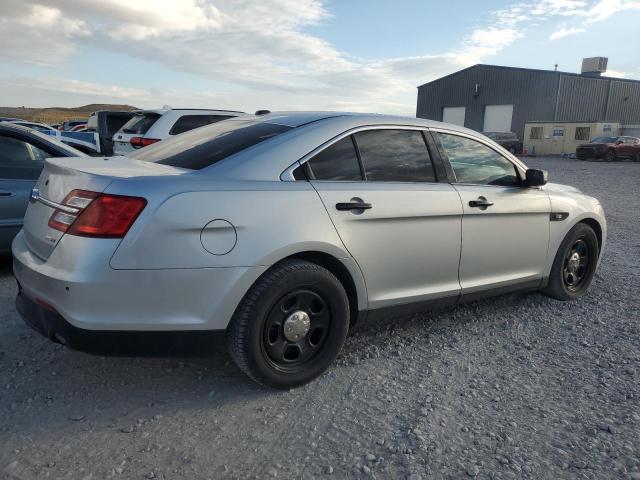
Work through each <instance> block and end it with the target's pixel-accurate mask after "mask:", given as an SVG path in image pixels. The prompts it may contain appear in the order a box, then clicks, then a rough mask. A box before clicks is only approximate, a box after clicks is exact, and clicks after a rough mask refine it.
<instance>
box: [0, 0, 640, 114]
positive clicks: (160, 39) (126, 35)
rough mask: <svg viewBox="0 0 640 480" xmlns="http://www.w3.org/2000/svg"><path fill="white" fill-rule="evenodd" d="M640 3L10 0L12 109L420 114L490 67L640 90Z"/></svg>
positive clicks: (2, 90)
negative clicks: (440, 94) (621, 81)
mask: <svg viewBox="0 0 640 480" xmlns="http://www.w3.org/2000/svg"><path fill="white" fill-rule="evenodd" d="M639 28H640V0H534V1H531V2H527V1H524V2H523V1H520V2H514V3H511V2H508V1H507V2H505V1H499V0H488V1H484V0H483V1H481V2H479V1H455V0H451V1H448V2H442V1H438V2H435V1H433V2H432V1H428V0H394V1H393V2H391V1H388V0H384V1H383V0H175V1H168V0H136V1H135V2H132V1H130V0H55V1H48V2H47V1H37V0H36V1H34V0H0V45H2V48H0V105H2V106H21V105H24V106H78V105H82V104H86V103H127V104H130V105H135V106H138V107H143V108H153V107H160V106H162V105H165V104H167V105H171V106H174V107H210V108H226V109H234V110H245V111H255V110H256V109H262V108H268V109H271V110H283V109H320V110H357V111H372V112H385V113H400V114H409V115H413V114H414V113H415V99H416V86H418V85H420V84H422V83H425V82H427V81H429V80H432V79H434V78H437V77H440V76H442V75H445V74H448V73H451V72H453V71H456V70H458V69H461V68H464V67H466V66H469V65H473V64H476V63H491V64H497V65H511V66H521V67H530V68H544V69H552V68H553V66H554V64H556V63H557V64H559V69H560V70H564V71H569V72H577V71H579V69H580V62H581V59H582V57H586V56H607V57H609V69H610V71H609V75H612V76H624V77H627V78H640V53H639V52H638V32H639V31H640V30H639Z"/></svg>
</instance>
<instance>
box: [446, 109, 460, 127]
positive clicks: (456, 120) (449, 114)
mask: <svg viewBox="0 0 640 480" xmlns="http://www.w3.org/2000/svg"><path fill="white" fill-rule="evenodd" d="M464 113H465V108H464V107H444V108H443V109H442V121H443V122H444V123H453V124H454V125H460V126H461V127H464Z"/></svg>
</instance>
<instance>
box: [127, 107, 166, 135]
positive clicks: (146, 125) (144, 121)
mask: <svg viewBox="0 0 640 480" xmlns="http://www.w3.org/2000/svg"><path fill="white" fill-rule="evenodd" d="M160 116H161V115H160V114H159V113H155V112H146V113H139V114H136V115H135V116H134V117H132V118H131V119H130V120H129V121H128V122H127V123H125V124H124V125H123V126H122V131H123V132H124V133H133V134H135V135H144V134H145V133H147V132H148V131H149V129H150V128H151V126H152V125H153V124H154V123H156V120H158V119H159V118H160Z"/></svg>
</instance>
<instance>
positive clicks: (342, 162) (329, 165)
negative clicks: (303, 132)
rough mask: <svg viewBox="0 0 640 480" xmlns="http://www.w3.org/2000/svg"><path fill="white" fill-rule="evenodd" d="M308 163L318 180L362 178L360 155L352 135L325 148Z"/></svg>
mask: <svg viewBox="0 0 640 480" xmlns="http://www.w3.org/2000/svg"><path fill="white" fill-rule="evenodd" d="M308 164H309V167H310V168H311V172H312V173H313V178H315V179H316V180H333V181H358V180H362V173H361V172H360V164H359V163H358V156H357V154H356V149H355V146H354V145H353V140H352V139H351V137H350V136H349V137H345V138H343V139H342V140H339V141H337V142H336V143H334V144H333V145H331V146H330V147H327V148H325V149H324V150H323V151H321V152H320V153H319V154H317V155H316V156H315V157H313V158H312V159H311V160H309V162H308Z"/></svg>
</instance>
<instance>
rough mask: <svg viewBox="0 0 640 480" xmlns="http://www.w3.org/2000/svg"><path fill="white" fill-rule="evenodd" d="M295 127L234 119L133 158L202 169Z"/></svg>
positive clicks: (147, 149)
mask: <svg viewBox="0 0 640 480" xmlns="http://www.w3.org/2000/svg"><path fill="white" fill-rule="evenodd" d="M291 128H293V127H289V126H286V125H278V124H275V123H268V122H261V121H255V120H233V121H232V120H230V121H228V122H218V123H214V124H211V125H207V126H206V127H202V128H198V129H196V130H191V131H189V132H185V133H183V134H182V135H176V136H175V137H170V138H168V139H166V140H163V141H162V142H157V143H154V144H153V145H149V146H148V147H145V148H141V149H140V150H136V151H135V152H134V153H132V154H130V155H129V157H130V158H131V159H133V160H139V161H142V162H154V163H160V164H163V165H171V166H172V167H178V168H186V169H190V170H200V169H202V168H205V167H208V166H210V165H213V164H214V163H217V162H219V161H221V160H224V159H225V158H227V157H230V156H231V155H234V154H236V153H238V152H240V151H242V150H245V149H247V148H249V147H252V146H253V145H256V144H258V143H260V142H263V141H265V140H268V139H270V138H272V137H275V136H277V135H280V134H281V133H284V132H286V131H289V130H291Z"/></svg>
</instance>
